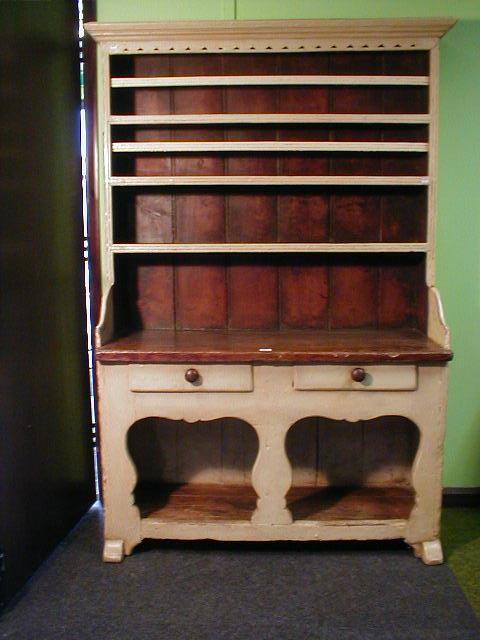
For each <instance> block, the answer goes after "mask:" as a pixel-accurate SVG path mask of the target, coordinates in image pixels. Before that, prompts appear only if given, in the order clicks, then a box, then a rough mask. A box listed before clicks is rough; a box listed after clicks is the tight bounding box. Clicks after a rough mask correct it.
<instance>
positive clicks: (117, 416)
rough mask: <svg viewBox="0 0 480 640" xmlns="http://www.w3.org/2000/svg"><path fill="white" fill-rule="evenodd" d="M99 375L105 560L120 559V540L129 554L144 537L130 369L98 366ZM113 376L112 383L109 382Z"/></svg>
mask: <svg viewBox="0 0 480 640" xmlns="http://www.w3.org/2000/svg"><path fill="white" fill-rule="evenodd" d="M112 374H113V375H112ZM97 375H98V389H99V402H98V410H99V419H100V424H101V429H100V452H101V463H102V481H103V504H104V509H105V524H104V527H105V530H104V535H105V546H104V560H105V561H107V562H119V561H120V560H121V559H122V558H121V555H122V554H121V553H120V546H119V541H122V543H123V546H122V550H123V553H125V554H127V555H129V554H130V553H131V552H132V549H133V547H134V546H135V545H137V544H138V543H139V542H140V540H141V538H140V514H139V512H138V508H137V507H136V506H135V505H134V498H133V490H134V488H135V484H136V482H137V472H136V469H135V466H134V464H133V462H132V459H131V458H130V454H129V452H128V449H127V440H126V439H127V433H128V430H129V429H130V427H131V426H132V424H133V423H134V422H135V413H134V407H133V404H132V403H131V402H128V394H129V385H128V369H127V368H126V367H108V366H98V367H97ZM112 377H113V378H114V384H113V385H112V384H109V380H111V378H112ZM122 399H125V400H122Z"/></svg>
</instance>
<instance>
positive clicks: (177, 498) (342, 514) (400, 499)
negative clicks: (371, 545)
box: [137, 484, 414, 526]
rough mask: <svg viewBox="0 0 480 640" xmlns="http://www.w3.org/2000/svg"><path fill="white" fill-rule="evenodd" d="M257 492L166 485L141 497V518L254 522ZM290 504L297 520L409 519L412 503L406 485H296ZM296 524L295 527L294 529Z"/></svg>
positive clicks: (242, 488) (241, 488)
mask: <svg viewBox="0 0 480 640" xmlns="http://www.w3.org/2000/svg"><path fill="white" fill-rule="evenodd" d="M256 498H257V496H256V493H255V491H254V490H253V488H252V487H251V486H248V485H220V484H175V485H162V486H161V487H157V489H156V490H155V491H154V490H153V489H152V488H149V489H146V490H143V491H141V492H139V493H138V494H137V505H138V507H139V509H140V515H141V517H142V519H143V520H151V521H155V522H158V523H159V522H164V523H170V524H171V523H192V524H207V523H217V524H222V523H225V522H229V523H233V522H235V523H242V522H243V523H248V524H249V523H250V518H251V515H252V513H253V511H254V509H255V506H256ZM287 504H288V507H289V508H290V510H291V512H292V515H293V519H294V522H299V521H309V522H311V523H314V522H322V523H327V522H328V523H332V524H334V523H335V522H345V521H356V522H358V523H364V522H365V521H372V522H373V521H376V522H378V521H394V520H395V521H397V520H407V519H408V517H409V515H410V512H411V510H412V507H413V504H414V492H413V490H412V489H411V488H408V487H397V486H393V487H384V486H382V487H369V486H366V487H292V488H291V489H290V491H289V493H288V495H287ZM293 526H294V525H293Z"/></svg>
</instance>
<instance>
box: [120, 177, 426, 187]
mask: <svg viewBox="0 0 480 640" xmlns="http://www.w3.org/2000/svg"><path fill="white" fill-rule="evenodd" d="M108 183H109V184H110V185H111V186H112V187H175V186H178V187H185V186H198V187H199V186H202V187H203V186H240V187H255V186H270V185H272V186H280V187H282V186H309V185H311V186H345V187H355V186H377V187H384V186H387V187H388V186H398V187H425V186H428V184H429V178H428V176H358V175H355V176H352V175H350V176H348V175H345V176H291V175H285V176H247V175H245V176H116V177H111V178H108Z"/></svg>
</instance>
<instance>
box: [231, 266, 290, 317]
mask: <svg viewBox="0 0 480 640" xmlns="http://www.w3.org/2000/svg"><path fill="white" fill-rule="evenodd" d="M228 292H229V304H228V315H229V322H228V326H229V328H230V329H275V328H276V327H277V325H278V270H277V268H276V267H275V266H274V265H269V264H268V262H267V261H265V260H264V259H262V258H257V259H255V258H254V259H251V258H250V259H248V258H247V259H244V260H241V259H239V260H236V261H235V262H234V263H232V264H231V265H230V266H229V267H228Z"/></svg>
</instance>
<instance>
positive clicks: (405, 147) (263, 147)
mask: <svg viewBox="0 0 480 640" xmlns="http://www.w3.org/2000/svg"><path fill="white" fill-rule="evenodd" d="M112 151H113V152H114V153H142V152H143V153H203V152H209V151H217V152H221V153H227V152H229V151H236V152H251V151H258V152H263V153H265V152H275V151H278V152H291V153H296V152H310V153H311V152H315V151H325V152H339V151H350V152H353V153H372V152H373V153H378V152H397V153H398V152H400V153H426V152H427V151H428V143H427V142H278V141H261V142H114V143H113V144H112Z"/></svg>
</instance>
